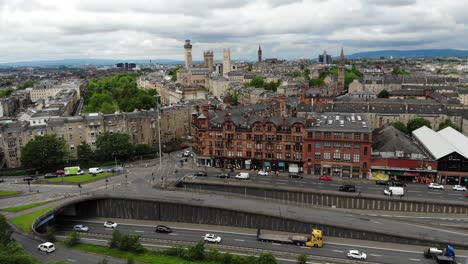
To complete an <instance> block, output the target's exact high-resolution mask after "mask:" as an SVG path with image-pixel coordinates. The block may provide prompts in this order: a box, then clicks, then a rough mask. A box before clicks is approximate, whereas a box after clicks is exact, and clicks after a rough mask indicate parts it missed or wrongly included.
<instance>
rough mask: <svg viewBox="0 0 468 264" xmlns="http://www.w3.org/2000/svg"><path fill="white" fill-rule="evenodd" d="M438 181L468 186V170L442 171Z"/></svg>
mask: <svg viewBox="0 0 468 264" xmlns="http://www.w3.org/2000/svg"><path fill="white" fill-rule="evenodd" d="M437 182H438V183H440V184H448V185H462V186H466V187H468V172H455V171H440V172H439V175H438V176H437Z"/></svg>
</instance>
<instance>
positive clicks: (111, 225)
mask: <svg viewBox="0 0 468 264" xmlns="http://www.w3.org/2000/svg"><path fill="white" fill-rule="evenodd" d="M104 227H105V228H117V223H114V222H112V221H105V222H104Z"/></svg>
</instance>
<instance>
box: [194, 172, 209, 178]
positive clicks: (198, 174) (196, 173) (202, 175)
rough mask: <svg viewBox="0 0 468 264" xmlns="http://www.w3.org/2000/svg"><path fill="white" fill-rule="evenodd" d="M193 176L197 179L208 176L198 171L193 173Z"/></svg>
mask: <svg viewBox="0 0 468 264" xmlns="http://www.w3.org/2000/svg"><path fill="white" fill-rule="evenodd" d="M193 176H197V177H206V176H208V173H206V172H204V171H199V172H195V173H194V174H193Z"/></svg>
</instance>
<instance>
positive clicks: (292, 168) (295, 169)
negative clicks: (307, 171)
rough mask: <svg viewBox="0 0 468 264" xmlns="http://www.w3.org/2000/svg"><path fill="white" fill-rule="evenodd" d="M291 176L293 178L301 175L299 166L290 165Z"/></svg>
mask: <svg viewBox="0 0 468 264" xmlns="http://www.w3.org/2000/svg"><path fill="white" fill-rule="evenodd" d="M288 172H289V176H290V177H291V178H292V177H293V175H299V174H300V173H299V166H298V165H297V164H294V163H293V164H289V168H288Z"/></svg>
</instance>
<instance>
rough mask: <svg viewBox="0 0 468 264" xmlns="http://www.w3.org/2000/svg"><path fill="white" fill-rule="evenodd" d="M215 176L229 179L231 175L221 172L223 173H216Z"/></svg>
mask: <svg viewBox="0 0 468 264" xmlns="http://www.w3.org/2000/svg"><path fill="white" fill-rule="evenodd" d="M215 177H216V178H221V179H229V178H230V177H231V176H230V175H229V173H226V172H223V173H220V174H216V175H215Z"/></svg>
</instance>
